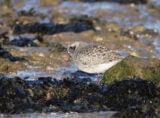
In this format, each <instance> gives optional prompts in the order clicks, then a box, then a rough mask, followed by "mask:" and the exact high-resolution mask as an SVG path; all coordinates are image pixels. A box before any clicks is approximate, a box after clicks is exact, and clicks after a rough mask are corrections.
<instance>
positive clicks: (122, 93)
mask: <svg viewBox="0 0 160 118" xmlns="http://www.w3.org/2000/svg"><path fill="white" fill-rule="evenodd" d="M0 81H1V82H0V94H1V96H0V113H28V112H29V113H32V112H81V113H86V112H95V111H97V112H98V111H110V110H112V111H118V113H117V114H116V115H115V116H114V117H118V116H126V117H127V116H130V114H134V113H135V115H136V116H137V115H139V116H142V117H143V116H147V117H159V113H160V111H158V110H159V106H160V99H159V98H160V88H158V87H156V86H155V85H154V84H153V83H152V82H150V81H146V80H143V79H126V80H122V81H115V82H114V83H113V84H110V85H109V86H103V85H99V86H97V85H96V84H94V83H92V82H91V80H90V79H86V78H84V79H78V78H74V79H70V78H67V79H63V80H59V81H58V80H56V79H53V78H51V77H40V78H38V80H37V81H25V80H22V79H21V78H19V77H14V78H6V77H5V76H1V79H0ZM129 113H130V114H129ZM135 115H133V116H132V117H134V116H135Z"/></svg>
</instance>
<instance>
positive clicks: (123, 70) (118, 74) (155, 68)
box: [102, 56, 160, 86]
mask: <svg viewBox="0 0 160 118" xmlns="http://www.w3.org/2000/svg"><path fill="white" fill-rule="evenodd" d="M130 77H133V78H139V77H140V78H144V79H146V80H150V81H152V82H154V83H155V84H157V85H158V86H160V80H159V78H160V60H159V59H145V58H138V57H134V56H128V57H126V58H125V59H124V60H122V61H121V62H119V63H118V64H117V65H115V66H113V67H112V68H110V69H109V70H107V71H106V72H105V75H104V78H103V82H102V83H105V84H110V83H112V82H113V81H115V80H123V79H124V78H130Z"/></svg>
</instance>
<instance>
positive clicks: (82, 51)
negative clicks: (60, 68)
mask: <svg viewBox="0 0 160 118" xmlns="http://www.w3.org/2000/svg"><path fill="white" fill-rule="evenodd" d="M68 53H69V54H70V55H71V57H72V59H73V61H74V62H75V64H76V65H77V67H78V68H79V69H80V70H81V71H84V72H87V73H103V72H105V70H107V69H109V68H110V67H112V66H113V65H115V64H116V63H118V62H119V61H121V60H122V59H123V57H121V56H120V55H119V54H117V53H115V52H113V51H112V50H110V49H108V48H106V47H105V46H103V45H99V44H94V43H87V42H75V43H73V44H71V45H69V46H68Z"/></svg>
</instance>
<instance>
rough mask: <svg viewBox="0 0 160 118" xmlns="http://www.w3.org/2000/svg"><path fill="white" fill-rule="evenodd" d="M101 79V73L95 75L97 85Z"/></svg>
mask: <svg viewBox="0 0 160 118" xmlns="http://www.w3.org/2000/svg"><path fill="white" fill-rule="evenodd" d="M102 77H103V74H102V73H98V75H97V82H96V84H97V85H99V84H100V82H101V80H102Z"/></svg>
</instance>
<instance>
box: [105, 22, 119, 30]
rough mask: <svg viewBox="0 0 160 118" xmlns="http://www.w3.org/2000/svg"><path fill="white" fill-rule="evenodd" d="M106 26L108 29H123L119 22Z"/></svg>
mask: <svg viewBox="0 0 160 118" xmlns="http://www.w3.org/2000/svg"><path fill="white" fill-rule="evenodd" d="M106 28H107V29H108V31H116V32H120V30H121V27H120V26H119V25H118V24H117V23H109V24H107V25H106Z"/></svg>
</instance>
